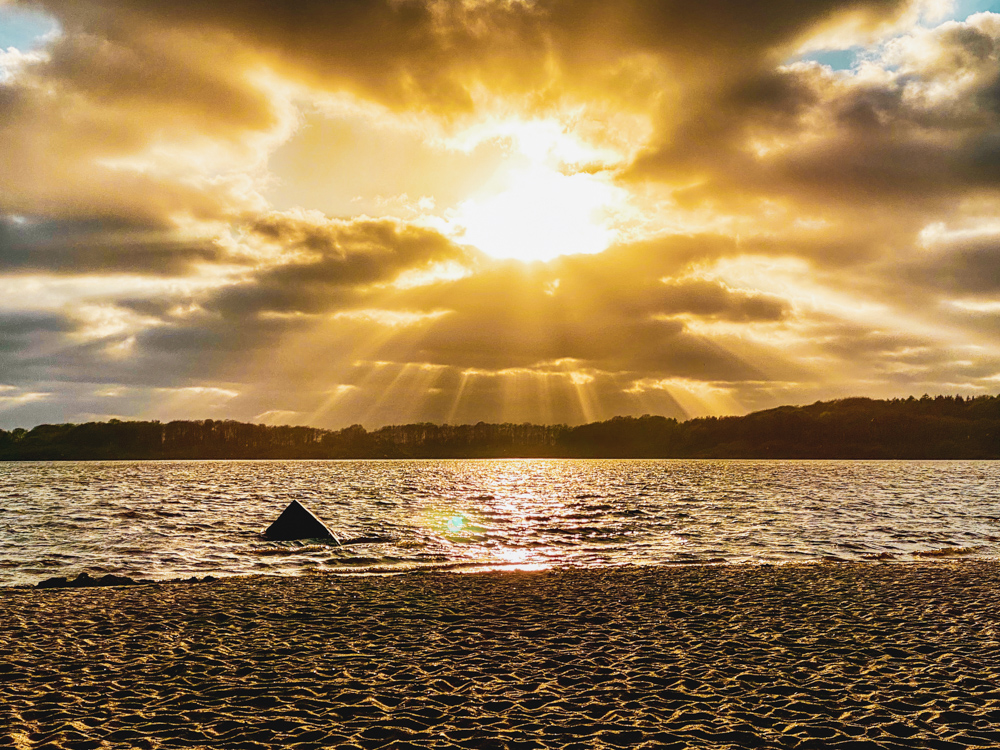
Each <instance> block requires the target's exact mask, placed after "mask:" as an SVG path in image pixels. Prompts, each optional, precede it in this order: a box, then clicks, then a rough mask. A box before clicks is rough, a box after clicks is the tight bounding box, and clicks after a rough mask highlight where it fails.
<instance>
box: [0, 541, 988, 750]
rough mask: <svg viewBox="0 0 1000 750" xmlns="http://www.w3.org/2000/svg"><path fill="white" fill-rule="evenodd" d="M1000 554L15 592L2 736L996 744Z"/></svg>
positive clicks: (3, 641) (144, 743) (175, 741)
mask: <svg viewBox="0 0 1000 750" xmlns="http://www.w3.org/2000/svg"><path fill="white" fill-rule="evenodd" d="M998 611H1000V561H996V560H948V561H940V560H938V561H934V562H905V563H892V562H890V563H888V564H887V563H882V562H878V563H876V564H872V563H867V562H865V563H837V564H834V563H826V564H822V563H821V564H815V563H806V564H798V563H793V564H785V565H703V566H667V567H660V566H648V567H647V566H640V567H621V568H601V569H563V570H547V571H538V572H512V571H504V572H479V573H468V574H463V575H456V574H455V573H454V572H419V573H409V574H406V575H395V576H350V577H348V576H338V575H329V574H320V575H304V576H298V577H279V576H246V577H243V576H239V577H231V578H220V579H218V580H216V581H214V582H210V583H190V584H186V585H176V584H166V583H153V584H149V585H143V586H127V587H112V588H82V589H66V590H38V589H15V588H6V589H0V622H4V623H5V625H4V627H3V629H2V630H0V657H2V658H0V665H2V666H0V669H2V670H3V671H4V674H2V675H0V677H2V679H0V713H3V714H5V717H4V719H5V720H4V721H3V722H0V726H3V725H4V724H6V725H7V726H8V727H9V728H8V729H7V730H6V735H5V734H4V730H3V729H0V744H3V741H7V742H8V743H9V744H10V745H11V746H13V747H19V748H20V747H34V746H36V745H40V744H44V743H51V744H50V746H52V747H102V746H110V747H155V746H158V745H168V746H192V747H193V746H205V745H215V746H220V745H224V746H226V747H243V748H247V749H248V750H249V749H252V748H265V747H273V746H279V745H280V746H287V747H293V748H301V749H302V750H305V748H314V747H315V748H319V747H333V746H338V747H348V748H350V747H362V748H375V747H393V748H396V747H399V748H403V747H460V748H477V747H497V748H499V747H505V748H515V747H516V748H522V747H524V748H527V747H605V746H608V747H642V746H647V747H667V748H678V749H679V748H695V747H699V748H700V747H713V748H734V747H740V748H742V747H774V748H796V750H797V749H798V748H820V747H823V748H827V747H829V748H836V747H843V748H845V750H847V748H889V749H890V750H891V749H893V748H913V747H934V748H952V747H954V748H960V747H966V746H969V745H981V746H996V745H998V744H1000V729H998V727H1000V625H998V624H997V620H996V617H995V613H996V612H998Z"/></svg>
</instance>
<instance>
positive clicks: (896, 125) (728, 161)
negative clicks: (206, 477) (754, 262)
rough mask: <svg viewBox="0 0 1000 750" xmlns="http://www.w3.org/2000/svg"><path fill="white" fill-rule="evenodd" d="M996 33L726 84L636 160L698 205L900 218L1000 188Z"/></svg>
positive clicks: (972, 33) (938, 38) (913, 40)
mask: <svg viewBox="0 0 1000 750" xmlns="http://www.w3.org/2000/svg"><path fill="white" fill-rule="evenodd" d="M998 48H1000V28H997V25H996V24H995V23H994V22H993V20H992V18H983V17H980V18H978V19H972V20H970V22H969V24H966V25H960V24H950V25H946V26H944V27H942V28H941V29H938V30H934V31H927V32H922V33H920V34H916V35H914V36H912V37H909V38H906V39H904V40H903V41H902V42H900V43H898V44H897V45H896V47H894V48H893V47H890V48H889V50H888V51H887V52H886V53H885V54H886V55H887V58H886V62H885V64H886V65H887V66H895V67H896V69H895V71H894V72H885V73H884V74H883V75H878V76H876V75H870V76H861V75H856V76H847V75H845V74H843V73H837V72H833V71H830V70H829V69H823V68H822V67H820V66H818V65H815V64H798V65H793V66H788V67H783V68H780V69H769V70H763V71H759V72H751V73H750V74H749V75H748V76H747V77H743V78H739V77H733V78H732V79H730V80H728V81H722V82H720V85H719V90H718V92H717V93H716V94H715V95H714V96H711V97H706V98H703V99H702V100H700V101H699V103H698V104H697V105H696V106H695V107H693V108H692V110H691V111H689V112H687V113H685V114H684V115H683V116H681V117H680V118H679V120H678V121H677V122H676V123H674V124H673V125H672V126H671V125H665V126H664V129H663V131H662V132H661V134H660V138H661V139H662V140H661V142H660V143H659V145H656V146H654V147H653V148H651V149H649V150H648V151H647V152H646V153H644V154H642V155H641V156H640V158H639V159H638V160H637V162H636V163H635V165H633V168H632V173H633V174H634V175H636V176H645V177H652V178H656V179H664V180H667V181H676V182H680V183H683V182H684V181H685V180H690V179H691V177H692V176H698V177H699V178H700V180H699V184H698V187H697V188H696V189H694V190H692V191H689V192H688V193H686V194H684V195H683V197H684V198H686V199H687V200H688V201H690V202H692V203H698V202H702V201H706V202H712V201H719V200H720V199H721V200H723V201H724V202H725V201H732V200H734V199H735V198H736V197H737V196H743V197H747V198H754V197H770V198H775V197H782V198H785V199H788V200H790V201H791V202H792V203H793V204H794V203H798V204H802V205H806V206H811V207H813V208H822V207H827V208H829V206H830V204H831V203H832V204H833V205H834V206H841V207H844V206H853V207H854V208H855V209H861V208H864V207H865V206H868V207H871V209H872V210H873V211H875V212H879V211H885V210H886V209H888V208H892V210H894V211H897V212H900V213H902V214H903V215H904V216H905V215H906V214H908V213H912V212H914V211H921V212H924V214H925V215H926V211H927V210H929V209H934V208H937V209H941V208H944V207H947V206H952V205H955V204H956V203H957V201H959V200H961V199H962V198H963V197H964V196H967V195H970V194H976V193H982V192H983V191H988V192H990V193H992V194H994V195H995V194H996V191H997V189H998V188H1000V170H998V169H997V167H998V165H1000V119H998V116H997V115H998V109H997V96H998V91H1000V70H998V69H997V67H996V63H995V59H996V54H997V50H998Z"/></svg>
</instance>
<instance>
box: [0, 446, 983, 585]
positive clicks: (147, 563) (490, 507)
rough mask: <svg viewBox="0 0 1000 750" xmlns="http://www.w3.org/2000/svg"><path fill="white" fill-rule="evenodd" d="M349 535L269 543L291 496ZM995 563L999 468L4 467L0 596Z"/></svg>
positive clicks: (856, 464) (0, 467)
mask: <svg viewBox="0 0 1000 750" xmlns="http://www.w3.org/2000/svg"><path fill="white" fill-rule="evenodd" d="M293 499H297V500H299V501H301V502H303V503H304V504H305V505H306V506H307V507H308V508H310V509H311V510H312V511H313V512H314V513H315V514H316V515H318V516H319V517H320V518H321V519H323V520H324V521H325V522H326V523H327V525H328V526H329V527H330V528H331V529H332V530H333V531H334V532H335V533H336V534H337V535H338V537H340V539H341V540H350V539H352V538H357V537H363V536H366V535H376V534H377V535H383V536H385V537H389V540H388V541H385V542H379V543H370V544H346V545H338V544H337V543H336V542H333V543H316V542H268V541H265V540H264V539H262V538H261V536H260V532H261V531H262V530H263V529H264V528H266V527H267V526H268V524H270V523H271V521H273V520H274V519H275V518H277V516H278V515H279V514H280V513H281V511H282V510H283V509H284V507H285V505H287V504H288V503H289V502H290V501H291V500H293ZM998 555H1000V462H996V463H991V462H979V461H926V462H923V461H898V462H876V461H732V460H730V461H713V460H703V461H689V460H677V461H647V460H627V461H623V460H528V459H525V460H516V459H515V460H456V461H173V462H153V461H129V462H125V461H123V462H100V463H82V462H79V463H78V462H69V463H6V464H0V585H6V586H9V585H17V584H33V583H36V582H37V581H39V580H41V579H43V578H48V577H52V576H57V575H65V576H75V575H76V574H77V573H80V572H83V571H87V572H89V573H90V574H91V575H103V574H105V573H114V574H117V575H128V576H132V577H136V578H153V579H167V578H177V577H188V576H192V575H197V576H204V575H207V574H212V575H215V576H224V575H234V574H247V573H268V574H279V575H297V574H301V573H304V572H314V571H328V572H342V573H387V572H402V571H406V570H410V569H414V568H426V567H440V568H452V569H456V570H479V569H484V568H502V567H511V568H526V567H527V568H539V567H546V566H608V565H623V564H639V565H650V564H651V565H670V564H695V563H742V562H771V563H780V562H787V561H809V560H822V559H824V558H830V559H839V560H862V559H873V558H877V557H879V556H881V557H882V558H883V559H896V560H915V559H931V560H933V559H942V558H950V557H954V556H966V557H997V556H998Z"/></svg>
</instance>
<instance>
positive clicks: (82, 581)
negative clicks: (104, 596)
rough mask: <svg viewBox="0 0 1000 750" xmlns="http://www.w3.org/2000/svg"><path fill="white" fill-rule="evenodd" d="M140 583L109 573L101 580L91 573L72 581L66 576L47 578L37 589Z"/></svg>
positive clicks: (82, 574)
mask: <svg viewBox="0 0 1000 750" xmlns="http://www.w3.org/2000/svg"><path fill="white" fill-rule="evenodd" d="M138 583H139V582H138V581H135V580H133V579H131V578H129V577H128V576H115V575H111V574H110V573H108V574H107V575H105V576H101V577H100V578H94V577H93V576H91V575H90V573H81V574H80V575H78V576H77V577H76V578H74V579H73V580H72V581H70V580H69V579H67V578H66V577H64V576H58V577H56V578H46V579H45V580H44V581H39V582H38V583H37V584H36V585H35V588H38V589H80V588H87V587H90V586H136V585H138Z"/></svg>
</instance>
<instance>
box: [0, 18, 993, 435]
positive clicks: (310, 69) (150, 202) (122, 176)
mask: <svg viewBox="0 0 1000 750" xmlns="http://www.w3.org/2000/svg"><path fill="white" fill-rule="evenodd" d="M998 12H1000V2H989V1H988V0H983V1H978V2H977V1H974V0H956V1H955V2H948V1H947V0H851V1H849V2H848V1H841V0H810V2H801V0H770V1H768V2H763V1H762V0H703V1H702V2H698V3H692V2H689V1H687V0H618V1H616V2H614V3H609V2H605V1H603V0H602V1H598V0H341V1H340V2H328V0H302V1H301V2H295V3H267V2H261V1H260V0H226V1H225V2H222V0H200V2H198V3H174V2H168V1H167V0H37V1H32V2H29V1H21V0H13V1H12V0H0V427H3V428H5V429H10V428H12V427H16V426H23V427H31V426H34V425H36V424H40V423H46V422H48V423H61V422H82V421H93V420H107V419H111V418H117V419H158V420H162V421H167V420H172V419H208V418H211V419H237V420H241V421H253V422H261V423H266V424H308V425H314V426H318V427H326V428H340V427H344V426H347V425H351V424H356V423H359V424H362V425H364V426H365V427H368V428H373V427H378V426H381V425H386V424H400V423H409V422H422V421H427V422H436V423H444V422H448V423H453V424H459V423H473V422H478V421H487V422H525V421H528V422H535V423H567V424H579V423H583V422H590V421H595V420H602V419H608V418H611V417H613V416H617V415H636V416H637V415H642V414H660V415H664V416H668V417H676V418H679V419H684V418H690V417H696V416H705V415H727V414H744V413H747V412H750V411H754V410H758V409H764V408H770V407H773V406H778V405H782V404H807V403H812V402H814V401H817V400H825V399H835V398H844V397H849V396H869V397H873V398H892V397H906V396H909V395H915V396H918V397H919V396H920V395H922V394H924V393H929V394H932V395H936V394H939V393H943V394H961V395H965V396H973V395H981V394H996V393H998V392H1000V59H998V58H1000V15H998Z"/></svg>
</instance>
